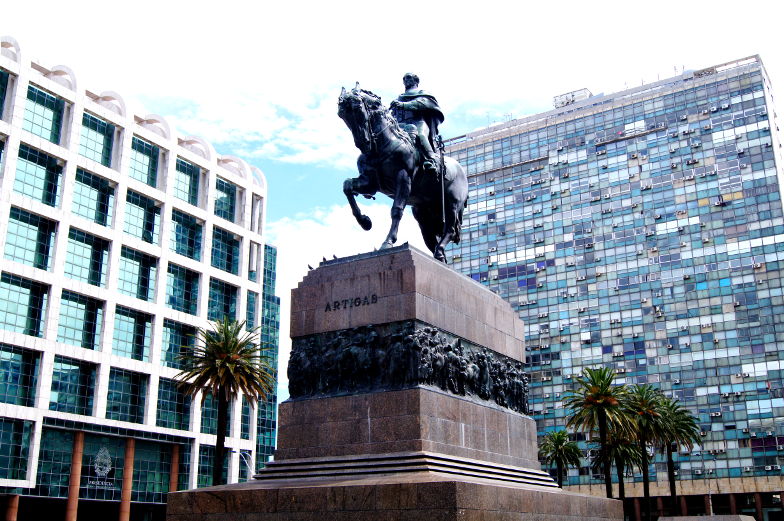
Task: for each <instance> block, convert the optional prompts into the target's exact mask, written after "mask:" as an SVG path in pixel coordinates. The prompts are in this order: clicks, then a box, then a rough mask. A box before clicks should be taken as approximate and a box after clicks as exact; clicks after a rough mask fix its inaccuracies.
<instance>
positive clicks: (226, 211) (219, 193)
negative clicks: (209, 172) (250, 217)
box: [215, 178, 237, 222]
mask: <svg viewBox="0 0 784 521" xmlns="http://www.w3.org/2000/svg"><path fill="white" fill-rule="evenodd" d="M236 211H237V187H236V186H235V185H233V184H231V183H229V182H228V181H224V180H223V179H220V178H218V179H217V180H216V181H215V215H217V216H218V217H222V218H223V219H226V220H227V221H231V222H234V220H235V219H236Z"/></svg>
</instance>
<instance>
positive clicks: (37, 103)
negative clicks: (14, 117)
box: [22, 85, 65, 144]
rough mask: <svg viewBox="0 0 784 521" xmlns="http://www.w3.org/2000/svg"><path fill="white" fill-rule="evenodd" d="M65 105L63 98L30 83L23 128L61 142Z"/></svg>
mask: <svg viewBox="0 0 784 521" xmlns="http://www.w3.org/2000/svg"><path fill="white" fill-rule="evenodd" d="M64 107H65V103H64V102H63V100H61V99H59V98H57V97H55V96H53V95H51V94H49V93H48V92H44V91H43V90H41V89H39V88H36V87H34V86H33V85H29V86H28V87H27V104H26V105H25V113H24V121H23V122H22V128H23V129H25V130H27V131H28V132H32V133H33V134H35V135H36V136H40V137H42V138H44V139H46V140H48V141H51V142H52V143H57V144H59V143H60V128H61V127H62V121H63V110H64Z"/></svg>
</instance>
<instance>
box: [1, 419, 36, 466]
mask: <svg viewBox="0 0 784 521" xmlns="http://www.w3.org/2000/svg"><path fill="white" fill-rule="evenodd" d="M32 432H33V422H31V421H24V420H17V419H14V418H3V417H0V478H3V479H25V477H26V474H27V460H28V456H29V454H30V439H31V438H32Z"/></svg>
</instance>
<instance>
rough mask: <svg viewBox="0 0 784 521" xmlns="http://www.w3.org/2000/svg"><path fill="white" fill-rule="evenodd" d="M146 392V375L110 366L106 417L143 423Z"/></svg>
mask: <svg viewBox="0 0 784 521" xmlns="http://www.w3.org/2000/svg"><path fill="white" fill-rule="evenodd" d="M146 394H147V377H146V376H144V375H142V374H139V373H134V372H132V371H126V370H124V369H118V368H116V367H112V370H111V372H110V373H109V393H108V395H107V397H106V419H107V420H120V421H126V422H132V423H143V422H144V402H145V397H146Z"/></svg>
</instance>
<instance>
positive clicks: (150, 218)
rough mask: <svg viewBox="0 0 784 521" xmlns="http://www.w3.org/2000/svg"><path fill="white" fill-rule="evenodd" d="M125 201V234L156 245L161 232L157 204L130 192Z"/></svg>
mask: <svg viewBox="0 0 784 521" xmlns="http://www.w3.org/2000/svg"><path fill="white" fill-rule="evenodd" d="M125 201H126V204H125V227H124V228H123V229H124V230H125V233H127V234H128V235H131V236H133V237H136V238H137V239H141V240H143V241H144V242H149V243H152V244H158V236H159V234H160V231H161V209H160V207H159V206H158V202H157V201H155V200H153V199H150V198H149V197H145V196H143V195H141V194H138V193H136V192H132V191H130V190H128V195H127V197H126V198H125Z"/></svg>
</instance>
